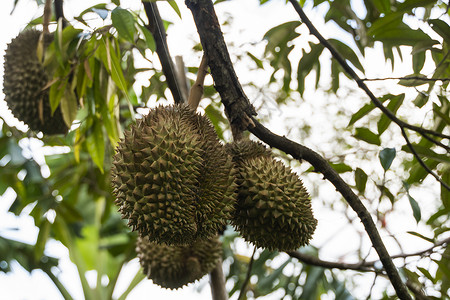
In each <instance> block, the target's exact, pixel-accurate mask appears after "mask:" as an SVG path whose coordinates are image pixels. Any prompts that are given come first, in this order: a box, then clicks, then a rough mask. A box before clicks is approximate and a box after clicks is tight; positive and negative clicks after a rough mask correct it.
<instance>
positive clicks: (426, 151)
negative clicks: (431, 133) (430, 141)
mask: <svg viewBox="0 0 450 300" xmlns="http://www.w3.org/2000/svg"><path fill="white" fill-rule="evenodd" d="M412 146H413V147H414V150H415V151H416V152H417V154H419V155H420V156H424V157H427V158H431V159H433V160H436V161H438V162H444V163H450V157H449V156H448V155H445V154H440V153H436V152H434V151H433V150H431V149H430V148H429V147H424V146H421V145H418V144H412ZM402 150H403V151H405V152H408V153H412V151H411V149H410V148H409V147H408V146H407V145H404V146H403V147H402Z"/></svg>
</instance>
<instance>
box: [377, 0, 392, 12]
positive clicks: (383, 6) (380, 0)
mask: <svg viewBox="0 0 450 300" xmlns="http://www.w3.org/2000/svg"><path fill="white" fill-rule="evenodd" d="M373 4H374V5H375V7H376V8H377V10H378V11H379V12H380V13H383V14H387V13H389V12H391V1H390V0H373Z"/></svg>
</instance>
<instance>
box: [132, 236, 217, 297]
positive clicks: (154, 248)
mask: <svg viewBox="0 0 450 300" xmlns="http://www.w3.org/2000/svg"><path fill="white" fill-rule="evenodd" d="M136 252H137V256H138V258H139V261H140V264H141V266H142V268H143V271H144V274H145V275H147V277H148V278H149V279H152V280H153V282H154V283H156V284H158V285H159V286H161V287H163V288H168V289H178V288H180V287H182V286H184V285H187V284H189V283H192V282H194V281H196V280H198V279H201V278H202V277H203V276H204V275H206V274H208V273H209V272H211V271H212V270H213V269H214V267H215V266H216V265H217V264H218V263H219V261H220V258H221V257H222V246H221V244H220V242H219V240H218V238H217V236H216V237H214V238H212V239H198V240H196V241H195V242H194V243H193V244H192V245H186V246H169V245H166V244H158V243H155V242H150V241H149V239H148V237H139V238H138V240H137V244H136Z"/></svg>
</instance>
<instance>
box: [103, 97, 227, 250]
mask: <svg viewBox="0 0 450 300" xmlns="http://www.w3.org/2000/svg"><path fill="white" fill-rule="evenodd" d="M124 135H125V137H124V139H123V140H122V141H121V142H120V143H119V146H118V148H117V154H116V155H115V156H114V162H113V165H114V167H113V170H112V183H113V188H114V193H115V194H116V197H117V200H116V204H117V205H118V206H119V211H120V212H121V213H122V216H123V217H124V218H127V219H129V223H128V224H129V225H130V226H131V228H132V229H133V230H137V231H138V232H139V234H140V235H141V236H148V237H149V239H150V240H151V241H157V242H164V243H167V244H176V245H182V244H189V243H192V242H193V241H194V240H195V239H197V238H206V237H210V236H213V235H215V234H216V233H217V232H218V230H219V229H221V228H222V227H223V226H224V225H225V224H226V222H227V220H229V219H230V218H231V215H232V211H233V208H234V202H235V190H236V189H235V187H236V186H235V183H234V176H233V175H234V173H233V163H232V161H231V159H230V158H229V157H228V156H227V155H226V152H225V150H224V147H223V146H222V145H221V144H220V142H219V141H218V138H217V135H216V134H215V132H214V129H213V127H212V125H211V124H210V122H209V120H208V119H207V118H206V117H204V116H200V115H198V114H196V113H195V112H194V111H193V110H192V109H190V108H189V107H188V106H186V105H181V106H178V105H177V106H167V107H163V106H160V107H157V108H155V109H152V110H151V111H150V112H149V114H148V115H147V116H145V117H144V118H143V119H142V120H139V121H138V122H137V123H136V124H135V125H133V126H131V128H130V130H127V131H125V133H124Z"/></svg>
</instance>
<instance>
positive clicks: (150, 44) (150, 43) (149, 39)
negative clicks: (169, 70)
mask: <svg viewBox="0 0 450 300" xmlns="http://www.w3.org/2000/svg"><path fill="white" fill-rule="evenodd" d="M138 29H139V30H140V32H141V33H142V35H143V36H144V40H145V43H146V44H147V48H148V49H150V51H152V52H155V51H156V43H155V39H154V38H153V35H152V33H151V32H150V31H149V30H148V29H147V27H145V26H142V25H141V24H138Z"/></svg>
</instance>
